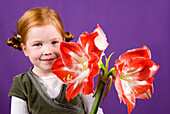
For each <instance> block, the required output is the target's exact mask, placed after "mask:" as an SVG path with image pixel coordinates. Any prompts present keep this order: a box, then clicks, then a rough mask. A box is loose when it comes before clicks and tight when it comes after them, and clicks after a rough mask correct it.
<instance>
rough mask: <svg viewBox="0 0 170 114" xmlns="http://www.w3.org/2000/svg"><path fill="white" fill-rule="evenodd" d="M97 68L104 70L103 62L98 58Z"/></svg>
mask: <svg viewBox="0 0 170 114" xmlns="http://www.w3.org/2000/svg"><path fill="white" fill-rule="evenodd" d="M99 68H100V69H101V70H103V71H104V69H105V68H104V65H103V62H102V59H100V60H99Z"/></svg>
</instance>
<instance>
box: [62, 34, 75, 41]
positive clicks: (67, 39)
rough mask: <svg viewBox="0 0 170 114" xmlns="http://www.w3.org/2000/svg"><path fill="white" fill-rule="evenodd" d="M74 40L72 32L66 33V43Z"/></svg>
mask: <svg viewBox="0 0 170 114" xmlns="http://www.w3.org/2000/svg"><path fill="white" fill-rule="evenodd" d="M73 39H74V35H73V34H71V33H70V32H64V40H65V41H66V42H69V41H70V40H73Z"/></svg>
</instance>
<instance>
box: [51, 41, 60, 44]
mask: <svg viewBox="0 0 170 114" xmlns="http://www.w3.org/2000/svg"><path fill="white" fill-rule="evenodd" d="M58 43H60V42H59V41H52V43H51V44H58Z"/></svg>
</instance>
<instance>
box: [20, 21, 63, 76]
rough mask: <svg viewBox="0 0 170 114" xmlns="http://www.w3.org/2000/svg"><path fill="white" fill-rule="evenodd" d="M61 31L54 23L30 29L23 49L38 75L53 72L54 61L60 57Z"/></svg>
mask: <svg viewBox="0 0 170 114" xmlns="http://www.w3.org/2000/svg"><path fill="white" fill-rule="evenodd" d="M62 39H63V38H62V35H61V33H60V32H59V31H58V30H57V29H56V28H55V27H54V26H53V25H52V24H48V25H44V26H38V27H32V28H30V29H29V30H28V33H27V41H26V45H23V44H22V49H23V51H24V53H25V55H26V56H28V57H29V59H30V61H31V62H32V64H33V65H34V68H33V72H34V73H35V74H37V75H38V76H43V75H44V74H45V73H51V66H52V64H53V62H54V61H55V60H56V59H57V58H58V57H60V51H59V45H60V42H61V41H62Z"/></svg>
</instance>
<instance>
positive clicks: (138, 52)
mask: <svg viewBox="0 0 170 114" xmlns="http://www.w3.org/2000/svg"><path fill="white" fill-rule="evenodd" d="M133 57H144V58H148V59H150V58H151V53H150V50H149V48H148V47H146V46H143V47H142V48H139V49H133V50H128V51H127V52H126V53H124V54H122V55H121V56H119V60H120V61H123V60H128V59H131V58H133Z"/></svg>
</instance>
